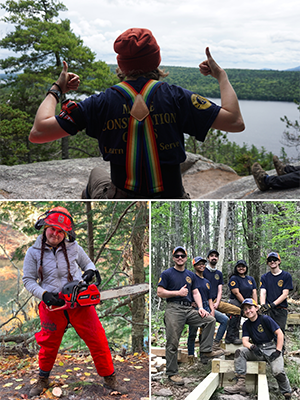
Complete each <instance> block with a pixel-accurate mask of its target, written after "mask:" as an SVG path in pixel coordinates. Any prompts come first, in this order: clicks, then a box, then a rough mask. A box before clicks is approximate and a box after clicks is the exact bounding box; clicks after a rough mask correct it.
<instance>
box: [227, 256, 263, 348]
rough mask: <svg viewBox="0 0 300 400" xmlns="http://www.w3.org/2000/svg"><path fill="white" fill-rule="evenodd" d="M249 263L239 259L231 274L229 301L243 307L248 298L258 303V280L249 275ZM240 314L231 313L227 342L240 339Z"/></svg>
mask: <svg viewBox="0 0 300 400" xmlns="http://www.w3.org/2000/svg"><path fill="white" fill-rule="evenodd" d="M247 273H248V265H247V263H246V261H244V260H238V261H237V262H236V264H235V267H234V271H233V273H232V274H231V275H230V276H229V282H228V286H229V289H230V298H229V303H230V304H233V305H235V306H237V307H241V304H242V302H243V301H244V300H245V299H246V298H252V299H254V300H255V302H256V303H257V289H256V282H255V279H254V278H253V277H252V276H249V275H247ZM240 323H241V316H240V315H230V318H229V321H228V327H227V332H226V337H225V343H235V342H236V341H237V340H238V341H240Z"/></svg>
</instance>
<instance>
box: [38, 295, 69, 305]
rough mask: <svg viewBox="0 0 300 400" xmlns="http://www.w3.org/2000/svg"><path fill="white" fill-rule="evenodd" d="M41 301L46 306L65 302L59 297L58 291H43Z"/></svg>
mask: <svg viewBox="0 0 300 400" xmlns="http://www.w3.org/2000/svg"><path fill="white" fill-rule="evenodd" d="M42 300H43V302H44V303H45V304H46V305H47V306H59V307H61V306H63V305H64V304H65V302H64V300H63V299H59V297H58V293H51V292H45V293H44V294H43V297H42Z"/></svg>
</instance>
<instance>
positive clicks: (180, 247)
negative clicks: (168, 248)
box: [172, 246, 187, 256]
mask: <svg viewBox="0 0 300 400" xmlns="http://www.w3.org/2000/svg"><path fill="white" fill-rule="evenodd" d="M178 250H182V251H183V252H184V253H185V255H186V256H187V252H186V249H185V248H184V247H182V246H177V247H175V249H174V250H173V253H172V254H175V253H176V251H178Z"/></svg>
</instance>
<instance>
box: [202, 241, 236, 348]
mask: <svg viewBox="0 0 300 400" xmlns="http://www.w3.org/2000/svg"><path fill="white" fill-rule="evenodd" d="M207 260H208V265H206V268H205V270H204V272H203V276H204V278H206V279H208V280H209V282H210V284H211V295H212V299H213V305H214V309H215V318H216V321H217V322H219V323H220V326H219V329H218V332H217V335H216V338H218V339H220V341H221V340H222V338H223V335H224V333H225V330H226V327H227V323H228V317H227V315H226V314H231V315H236V316H239V315H240V314H241V309H240V308H239V307H237V306H235V305H234V304H229V303H226V302H225V301H222V292H223V284H224V280H223V274H222V272H221V271H219V270H218V269H217V263H218V261H219V252H218V251H217V250H214V249H212V250H209V252H208V253H207ZM225 324H226V325H225ZM224 326H225V330H224ZM219 330H220V333H219ZM222 332H223V334H222V336H221V333H222ZM241 343H242V341H241V339H238V338H237V339H235V341H234V344H241Z"/></svg>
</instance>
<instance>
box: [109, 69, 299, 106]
mask: <svg viewBox="0 0 300 400" xmlns="http://www.w3.org/2000/svg"><path fill="white" fill-rule="evenodd" d="M115 68H116V65H114V66H111V70H112V71H114V70H115ZM162 68H163V69H165V71H168V72H169V76H168V77H167V78H165V81H166V82H168V83H170V84H176V85H179V86H182V87H184V88H186V89H189V90H192V91H193V92H197V93H199V94H201V95H202V96H205V97H209V98H216V97H217V98H218V97H220V90H219V85H218V82H217V80H216V79H214V78H212V77H210V76H207V77H205V76H203V75H201V74H200V72H199V69H198V68H188V67H169V66H162ZM226 72H227V74H228V77H229V80H230V82H231V84H232V86H233V87H234V89H235V91H236V93H237V96H238V98H239V99H240V100H271V101H291V102H292V101H295V100H299V82H300V71H273V70H250V69H227V70H226Z"/></svg>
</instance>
